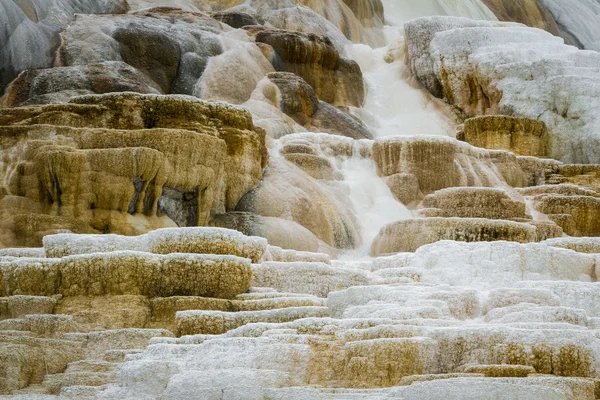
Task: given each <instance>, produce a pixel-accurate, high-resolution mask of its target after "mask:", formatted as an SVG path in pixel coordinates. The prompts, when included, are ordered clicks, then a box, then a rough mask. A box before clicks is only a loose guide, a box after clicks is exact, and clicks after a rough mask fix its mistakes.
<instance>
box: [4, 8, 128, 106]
mask: <svg viewBox="0 0 600 400" xmlns="http://www.w3.org/2000/svg"><path fill="white" fill-rule="evenodd" d="M127 10H128V7H127V3H126V2H123V1H121V0H107V1H100V2H94V1H85V2H82V1H78V0H67V1H61V2H57V1H51V2H48V1H43V0H42V1H38V0H19V1H11V2H3V3H2V4H1V5H0V25H2V26H3V30H2V33H0V43H1V44H2V45H1V46H0V48H1V49H2V50H0V60H1V62H0V71H2V73H1V74H0V95H2V94H3V93H4V89H5V88H6V86H7V85H8V83H9V82H10V81H12V80H13V79H14V78H15V77H17V75H18V74H19V73H21V72H22V71H24V70H26V69H29V68H48V67H50V66H51V64H52V61H53V53H54V50H55V49H56V47H58V45H59V42H60V41H59V35H58V34H59V32H60V31H61V29H63V28H64V27H65V26H67V25H68V24H69V23H70V22H71V20H72V19H73V16H74V14H75V13H82V14H85V13H87V14H104V13H107V14H118V13H124V12H127Z"/></svg>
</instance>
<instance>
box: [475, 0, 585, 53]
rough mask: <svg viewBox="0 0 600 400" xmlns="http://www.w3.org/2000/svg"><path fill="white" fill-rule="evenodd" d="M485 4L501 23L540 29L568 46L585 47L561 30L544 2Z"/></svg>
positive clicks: (490, 0)
mask: <svg viewBox="0 0 600 400" xmlns="http://www.w3.org/2000/svg"><path fill="white" fill-rule="evenodd" d="M483 2H484V3H485V5H486V6H488V7H489V8H490V10H492V12H493V13H494V14H495V15H496V17H498V19H499V20H500V21H512V22H520V23H522V24H525V25H527V26H531V27H533V28H540V29H543V30H545V31H548V32H550V33H551V34H553V35H555V36H561V37H563V38H564V39H565V41H566V43H567V44H571V45H573V46H578V47H583V46H582V45H581V43H580V42H579V40H577V38H576V37H574V36H573V35H572V34H570V33H569V32H568V31H566V30H563V29H561V26H559V24H558V23H557V21H556V20H555V19H554V16H553V15H552V13H551V12H550V11H549V10H548V9H547V8H546V7H545V5H544V2H543V1H540V0H524V1H520V2H514V1H511V0H483Z"/></svg>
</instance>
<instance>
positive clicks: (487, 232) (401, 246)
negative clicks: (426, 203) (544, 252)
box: [371, 218, 537, 257]
mask: <svg viewBox="0 0 600 400" xmlns="http://www.w3.org/2000/svg"><path fill="white" fill-rule="evenodd" d="M440 240H456V241H459V242H491V241H497V240H507V241H512V242H520V243H527V242H535V241H536V240H537V233H536V227H535V226H533V225H530V224H525V223H520V222H512V221H504V220H491V219H479V218H422V219H409V220H405V221H398V222H394V223H391V224H389V225H386V226H384V227H383V228H382V229H381V231H380V232H379V235H378V236H377V238H375V240H374V241H373V244H372V246H371V255H372V256H374V257H376V256H380V255H382V254H390V253H399V252H412V251H416V250H417V249H418V248H419V247H421V246H423V245H426V244H430V243H435V242H437V241H440Z"/></svg>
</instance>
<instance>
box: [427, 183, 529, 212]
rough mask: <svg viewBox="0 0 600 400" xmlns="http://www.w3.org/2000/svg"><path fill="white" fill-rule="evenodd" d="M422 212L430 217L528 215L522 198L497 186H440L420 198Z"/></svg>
mask: <svg viewBox="0 0 600 400" xmlns="http://www.w3.org/2000/svg"><path fill="white" fill-rule="evenodd" d="M422 206H423V207H424V208H425V209H424V210H421V214H424V215H427V216H431V217H460V218H489V219H514V218H527V217H528V216H527V214H526V206H525V201H524V199H523V198H519V196H518V195H517V196H516V195H514V194H513V195H512V197H511V195H510V194H509V193H507V192H506V191H504V190H502V189H496V188H493V189H492V188H451V189H442V190H438V191H437V192H435V193H433V194H430V195H428V196H427V197H425V199H423V202H422Z"/></svg>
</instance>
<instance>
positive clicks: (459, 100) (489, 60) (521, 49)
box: [405, 2, 600, 163]
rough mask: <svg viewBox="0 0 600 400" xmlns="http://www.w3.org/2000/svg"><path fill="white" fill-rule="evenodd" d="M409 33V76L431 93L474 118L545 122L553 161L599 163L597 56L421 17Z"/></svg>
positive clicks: (501, 30)
mask: <svg viewBox="0 0 600 400" xmlns="http://www.w3.org/2000/svg"><path fill="white" fill-rule="evenodd" d="M573 3H579V2H573ZM595 7H597V6H595ZM405 29H406V40H407V44H408V51H409V56H410V60H411V61H410V62H411V66H412V70H413V72H414V73H415V74H416V75H417V77H418V78H419V80H420V81H421V83H423V85H424V86H425V87H426V88H427V89H428V90H429V91H430V92H431V93H432V94H434V95H436V96H439V97H443V98H444V99H445V100H446V101H447V102H448V103H450V104H452V105H454V106H456V107H457V108H458V109H460V111H461V112H462V113H464V114H465V115H466V116H469V117H472V116H477V115H490V114H503V115H509V116H515V117H527V118H532V119H538V120H541V121H543V122H545V123H546V125H547V126H548V129H549V131H550V156H551V157H552V158H554V159H557V160H561V161H564V162H576V163H579V162H580V163H596V162H598V161H599V160H600V157H599V155H598V154H597V151H596V149H598V145H597V142H598V135H597V133H596V132H597V128H595V127H596V126H597V125H598V120H597V116H596V113H595V111H594V110H595V109H596V108H597V107H596V100H595V99H596V98H597V96H596V94H595V93H596V91H597V90H598V87H597V84H596V79H597V76H598V75H597V71H595V70H594V69H593V66H594V65H596V64H597V63H598V60H599V59H600V58H599V57H600V56H599V55H598V53H596V52H588V51H581V50H578V49H576V48H574V47H571V46H566V45H564V44H563V40H562V39H560V38H556V37H554V36H552V35H550V34H549V33H547V32H543V31H541V30H537V29H531V28H524V27H515V26H506V25H498V24H493V23H488V22H481V21H479V22H475V21H470V20H465V19H460V18H447V17H433V18H422V19H417V20H415V21H411V22H410V23H407V25H406V27H405ZM575 121H585V123H577V122H575Z"/></svg>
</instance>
